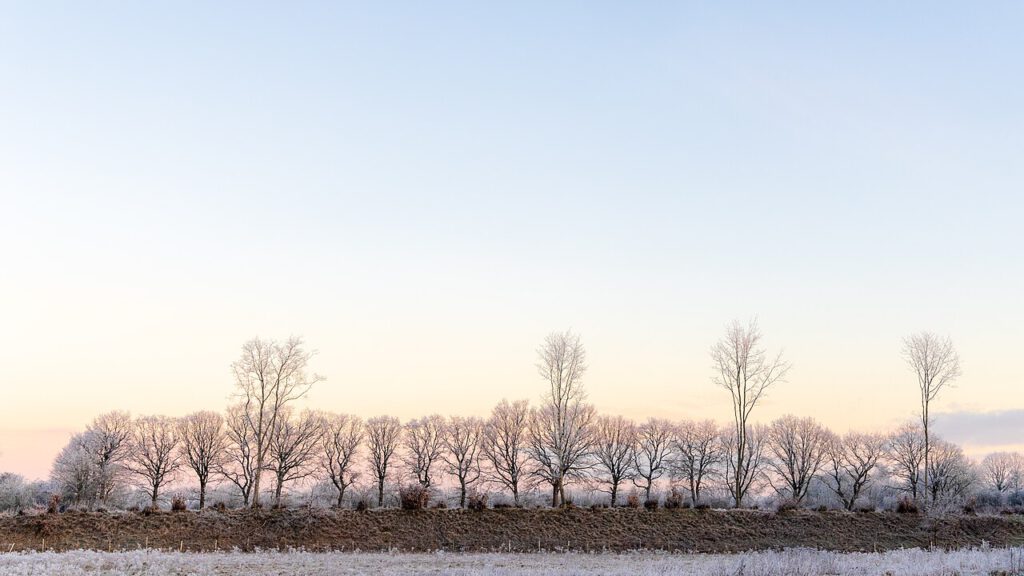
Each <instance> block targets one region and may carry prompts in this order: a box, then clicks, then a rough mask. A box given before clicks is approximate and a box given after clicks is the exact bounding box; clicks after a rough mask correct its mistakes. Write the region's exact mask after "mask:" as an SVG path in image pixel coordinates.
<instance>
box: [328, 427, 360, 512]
mask: <svg viewBox="0 0 1024 576" xmlns="http://www.w3.org/2000/svg"><path fill="white" fill-rule="evenodd" d="M364 435H365V432H364V429H363V421H362V420H361V419H359V418H358V417H356V416H350V415H348V414H328V415H325V416H324V434H323V440H322V443H323V446H322V448H321V450H320V467H321V469H322V470H323V471H324V473H325V475H326V476H327V479H328V480H330V481H331V484H333V485H334V488H335V489H337V491H338V503H337V507H338V508H341V506H342V500H344V498H345V490H346V489H348V487H349V486H351V485H352V484H354V483H355V482H356V480H357V479H358V477H359V473H358V472H357V471H356V468H355V457H356V454H357V452H358V451H359V446H360V444H362V442H363V437H364Z"/></svg>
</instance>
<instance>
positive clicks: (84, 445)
mask: <svg viewBox="0 0 1024 576" xmlns="http://www.w3.org/2000/svg"><path fill="white" fill-rule="evenodd" d="M94 442H95V440H94V439H93V438H92V437H91V432H88V431H86V432H83V433H81V434H75V435H74V436H72V437H71V440H70V441H69V442H68V443H67V445H66V446H64V448H63V449H62V450H61V451H60V453H59V454H58V455H57V457H56V458H55V459H54V461H53V469H52V470H51V472H50V481H51V482H52V483H53V485H54V487H55V488H56V489H57V490H58V491H59V493H60V495H61V498H63V499H64V501H65V502H68V503H71V504H73V505H75V506H87V505H92V504H93V503H95V501H96V499H97V498H98V496H99V491H100V486H99V485H100V470H99V466H97V462H96V453H95V450H94V449H93V448H94Z"/></svg>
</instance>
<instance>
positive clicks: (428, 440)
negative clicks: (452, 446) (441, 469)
mask: <svg viewBox="0 0 1024 576" xmlns="http://www.w3.org/2000/svg"><path fill="white" fill-rule="evenodd" d="M402 447H403V448H404V455H403V460H404V461H405V465H406V466H408V467H409V471H410V472H412V473H413V475H414V476H415V477H416V481H417V482H419V484H420V486H422V487H424V488H430V485H431V484H432V481H433V478H432V477H431V468H433V466H434V464H435V463H436V462H437V461H438V460H440V459H441V451H442V449H443V447H444V416H441V415H438V414H433V415H430V416H425V417H423V418H419V419H416V420H410V421H409V422H408V423H407V424H406V425H405V432H403V434H402Z"/></svg>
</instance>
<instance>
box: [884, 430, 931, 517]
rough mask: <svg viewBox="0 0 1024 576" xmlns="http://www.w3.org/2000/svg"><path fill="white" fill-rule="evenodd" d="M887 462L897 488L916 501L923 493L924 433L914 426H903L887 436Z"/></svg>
mask: <svg viewBox="0 0 1024 576" xmlns="http://www.w3.org/2000/svg"><path fill="white" fill-rule="evenodd" d="M888 448H889V460H890V461H891V463H892V465H893V467H894V468H895V474H894V475H895V477H896V479H897V480H898V481H899V482H900V485H898V486H897V488H899V489H901V490H903V491H905V492H908V493H909V494H910V496H911V497H912V498H913V499H914V500H917V497H918V496H919V495H921V494H922V493H923V491H924V484H923V482H922V481H921V475H922V468H923V463H924V433H923V432H922V431H921V428H920V427H918V426H916V425H914V424H904V425H903V426H900V427H899V428H898V429H897V430H896V431H895V432H893V433H892V434H891V435H890V436H889V446H888Z"/></svg>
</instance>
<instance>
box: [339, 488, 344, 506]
mask: <svg viewBox="0 0 1024 576" xmlns="http://www.w3.org/2000/svg"><path fill="white" fill-rule="evenodd" d="M344 498H345V488H344V487H342V488H338V508H341V505H342V504H341V501H342V500H343V499H344Z"/></svg>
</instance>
